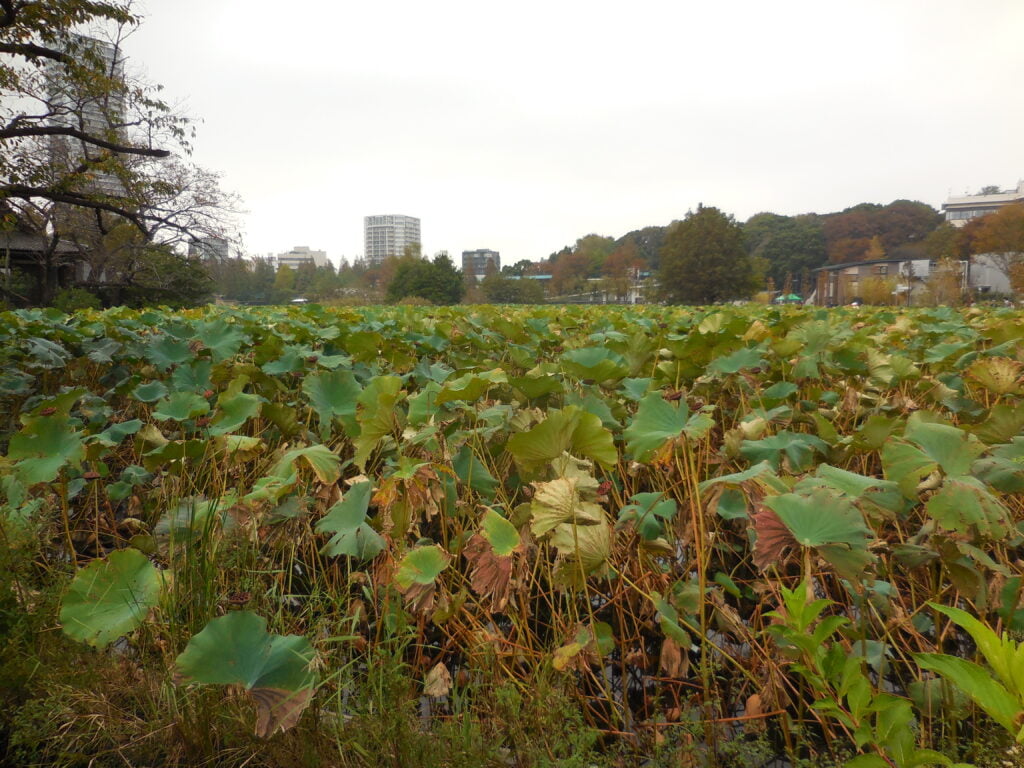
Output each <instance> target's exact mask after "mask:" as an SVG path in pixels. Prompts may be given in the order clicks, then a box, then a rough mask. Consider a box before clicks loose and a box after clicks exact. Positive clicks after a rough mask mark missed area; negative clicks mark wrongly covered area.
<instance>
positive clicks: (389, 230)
mask: <svg viewBox="0 0 1024 768" xmlns="http://www.w3.org/2000/svg"><path fill="white" fill-rule="evenodd" d="M363 240H364V254H365V257H366V261H367V263H368V264H370V265H376V264H380V263H381V262H383V261H385V260H386V259H389V258H400V257H401V256H402V254H403V253H404V252H405V249H406V246H409V245H420V244H421V242H422V241H421V240H420V220H419V219H417V218H415V217H414V216H402V215H399V214H384V215H381V216H364V217H363Z"/></svg>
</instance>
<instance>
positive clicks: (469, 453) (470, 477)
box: [452, 444, 499, 498]
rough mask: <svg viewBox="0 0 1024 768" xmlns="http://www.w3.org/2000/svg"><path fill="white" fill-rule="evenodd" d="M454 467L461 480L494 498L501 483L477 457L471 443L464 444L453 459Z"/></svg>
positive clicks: (480, 492)
mask: <svg viewBox="0 0 1024 768" xmlns="http://www.w3.org/2000/svg"><path fill="white" fill-rule="evenodd" d="M452 469H454V470H455V474H456V476H457V477H458V478H459V481H460V482H462V483H464V484H465V485H468V486H469V487H470V488H472V489H473V490H474V491H476V492H477V493H479V494H480V495H482V496H485V497H487V498H494V492H495V491H496V490H497V488H498V486H499V483H498V481H497V480H496V479H495V478H494V476H493V475H492V474H491V473H490V472H489V471H488V470H487V467H485V466H484V464H483V462H481V461H480V459H478V458H477V457H476V454H475V453H473V450H472V449H471V448H470V447H469V445H468V444H467V445H464V446H462V448H461V449H460V450H459V452H458V453H457V454H455V457H454V458H453V459H452Z"/></svg>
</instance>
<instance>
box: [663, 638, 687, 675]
mask: <svg viewBox="0 0 1024 768" xmlns="http://www.w3.org/2000/svg"><path fill="white" fill-rule="evenodd" d="M689 668H690V657H689V656H687V655H686V654H685V653H683V649H682V648H681V647H680V646H679V643H677V642H676V641H675V640H673V639H672V638H671V637H666V638H665V639H664V641H663V642H662V644H661V657H660V659H659V660H658V669H660V670H661V671H662V672H664V673H665V674H666V675H667V676H668V677H675V678H679V677H685V676H686V672H687V670H688V669H689Z"/></svg>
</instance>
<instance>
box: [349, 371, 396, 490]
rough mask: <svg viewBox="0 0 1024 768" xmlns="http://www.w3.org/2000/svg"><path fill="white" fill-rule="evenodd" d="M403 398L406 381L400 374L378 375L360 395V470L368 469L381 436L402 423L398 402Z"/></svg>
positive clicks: (358, 417) (356, 459)
mask: <svg viewBox="0 0 1024 768" xmlns="http://www.w3.org/2000/svg"><path fill="white" fill-rule="evenodd" d="M401 397H402V380H401V379H400V378H399V377H398V376H374V377H373V379H371V380H370V383H369V384H367V386H366V389H364V390H363V391H362V393H361V394H360V395H359V398H358V400H357V403H358V410H357V415H356V420H357V422H358V424H359V435H358V437H356V438H355V439H354V440H353V443H354V444H355V446H356V455H355V459H354V460H355V463H356V465H357V466H359V468H360V469H364V470H365V469H366V461H367V459H369V458H370V454H371V453H373V451H374V449H375V448H376V447H377V445H378V444H379V443H380V441H381V439H382V438H384V437H385V436H387V435H390V434H392V433H393V432H394V431H395V429H396V428H397V427H398V426H400V420H399V418H400V414H399V412H398V410H397V405H398V401H399V400H400V399H401Z"/></svg>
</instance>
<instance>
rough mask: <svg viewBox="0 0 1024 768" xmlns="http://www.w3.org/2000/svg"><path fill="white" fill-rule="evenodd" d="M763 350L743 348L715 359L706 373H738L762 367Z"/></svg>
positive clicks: (759, 348) (758, 347)
mask: <svg viewBox="0 0 1024 768" xmlns="http://www.w3.org/2000/svg"><path fill="white" fill-rule="evenodd" d="M763 354H764V349H763V348H762V347H761V346H757V347H743V348H742V349H737V350H736V351H735V352H733V353H731V354H728V355H723V356H721V357H718V358H715V359H714V360H712V361H711V364H710V365H708V373H712V374H713V373H724V374H729V373H738V372H740V371H742V370H743V369H745V368H758V367H760V366H762V365H764V358H763Z"/></svg>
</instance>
